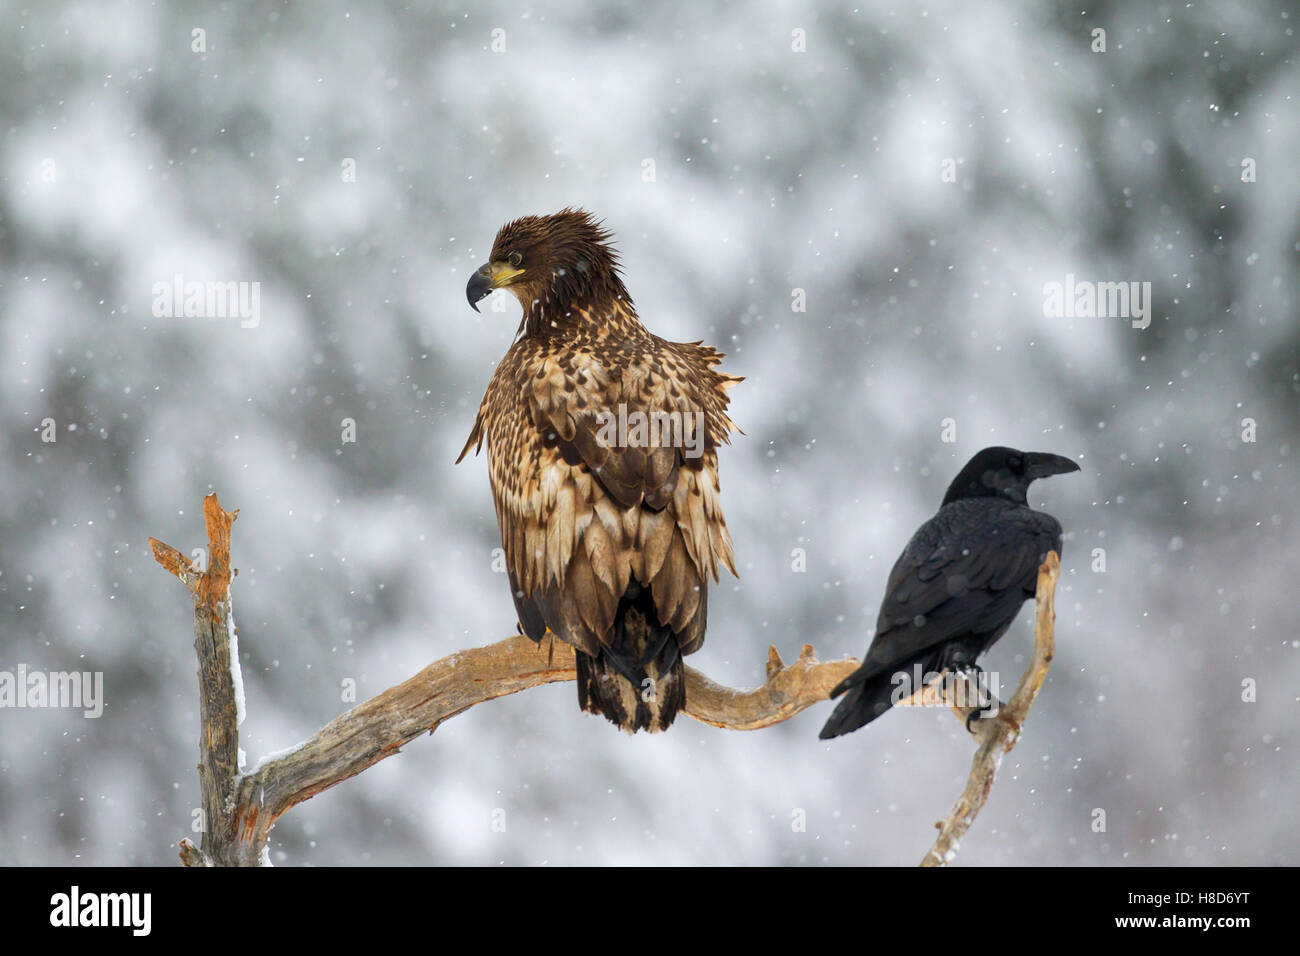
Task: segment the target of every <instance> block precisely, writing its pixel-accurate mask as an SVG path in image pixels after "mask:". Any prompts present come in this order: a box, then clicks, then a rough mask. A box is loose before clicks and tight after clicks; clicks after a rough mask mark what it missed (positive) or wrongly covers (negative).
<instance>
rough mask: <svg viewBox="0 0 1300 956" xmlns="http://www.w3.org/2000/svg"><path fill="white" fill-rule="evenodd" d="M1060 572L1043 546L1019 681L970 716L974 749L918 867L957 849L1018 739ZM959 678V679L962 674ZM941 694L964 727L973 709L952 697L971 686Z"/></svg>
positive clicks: (1039, 680) (1047, 654)
mask: <svg viewBox="0 0 1300 956" xmlns="http://www.w3.org/2000/svg"><path fill="white" fill-rule="evenodd" d="M1060 573H1061V562H1060V559H1059V557H1058V556H1057V554H1056V552H1055V551H1049V552H1048V554H1047V560H1046V561H1044V562H1043V564H1042V566H1040V567H1039V569H1038V590H1037V593H1036V594H1035V605H1034V610H1035V616H1034V653H1033V657H1032V658H1031V659H1030V661H1029V666H1028V667H1027V668H1026V669H1025V673H1024V676H1023V677H1021V678H1020V684H1019V685H1018V686H1017V687H1016V690H1015V693H1014V694H1013V695H1012V696H1011V700H1010V701H1009V702H1008V703H1006V704H1003V705H1002V706H1001V707H1000V708H999V710H998V714H997V716H996V717H989V718H987V719H984V720H977V721H974V722H973V724H972V725H971V727H972V735H973V736H974V737H975V738H976V739H977V740H978V741H979V749H977V750H976V751H975V756H974V758H973V759H972V760H971V766H970V777H969V778H968V780H967V781H966V789H965V790H963V791H962V794H961V796H960V797H958V798H957V803H956V804H955V805H954V806H953V808H952V812H951V813H949V814H948V818H947V819H946V820H943V821H941V822H939V823H936V824H935V826H936V827H938V829H939V835H938V836H937V837H936V838H935V841H934V845H933V846H932V847H930V849H929V851H928V852H927V853H926V854H925V857H924V858H923V859H922V860H921V866H946V865H947V864H948V863H949V862H951V861H952V858H953V856H954V855H956V853H957V847H958V844H959V843H960V842H961V838H962V837H963V836H965V835H966V831H967V830H969V829H970V826H971V824H972V823H974V822H975V817H976V816H978V815H979V812H980V810H981V809H982V808H983V807H984V803H985V801H987V800H988V798H989V791H991V790H992V789H993V779H994V777H996V776H997V772H998V767H999V766H1001V764H1002V758H1003V757H1004V756H1005V755H1006V754H1007V753H1009V752H1010V751H1011V748H1012V747H1014V746H1015V745H1016V741H1017V740H1019V739H1020V728H1021V727H1022V726H1024V722H1025V717H1026V716H1027V715H1028V714H1029V708H1030V706H1031V705H1032V704H1033V702H1034V698H1036V697H1037V696H1038V691H1039V690H1040V689H1041V688H1042V686H1043V681H1044V680H1046V679H1047V669H1048V668H1049V667H1050V666H1051V664H1052V655H1053V653H1055V649H1056V641H1055V637H1054V625H1055V622H1056V610H1055V596H1056V579H1057V577H1059V575H1060ZM962 681H963V682H965V678H962ZM944 692H945V698H946V699H947V701H948V702H949V703H950V704H951V705H952V708H953V711H954V712H955V713H956V714H957V718H958V719H959V720H960V721H962V724H963V726H966V723H967V720H968V719H969V718H970V716H971V714H972V713H973V708H971V707H964V706H958V704H957V703H956V702H957V701H959V700H960V701H974V700H976V699H977V689H976V688H973V687H971V686H970V685H969V683H968V682H967V684H966V686H965V687H961V686H959V685H957V684H954V683H948V684H946V685H945V687H944Z"/></svg>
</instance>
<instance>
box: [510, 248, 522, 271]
mask: <svg viewBox="0 0 1300 956" xmlns="http://www.w3.org/2000/svg"><path fill="white" fill-rule="evenodd" d="M523 261H524V257H523V256H521V255H520V254H519V253H517V252H512V253H510V264H511V265H512V266H514V267H515V268H516V269H518V268H519V265H520V263H522V262H523Z"/></svg>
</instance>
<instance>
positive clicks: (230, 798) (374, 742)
mask: <svg viewBox="0 0 1300 956" xmlns="http://www.w3.org/2000/svg"><path fill="white" fill-rule="evenodd" d="M203 512H204V517H205V518H206V520H207V530H208V566H207V569H206V570H200V569H198V568H196V567H194V566H193V565H191V563H190V562H189V561H188V560H187V559H186V558H185V556H184V555H182V554H181V552H179V551H177V550H176V549H175V548H173V547H171V546H169V545H166V544H163V543H162V542H161V541H158V540H156V539H153V538H150V539H149V542H150V545H151V547H152V548H153V554H154V557H155V559H156V560H157V561H158V563H159V564H161V565H162V566H163V567H164V568H166V569H167V570H168V571H170V572H171V573H172V574H173V575H175V576H176V577H177V578H179V579H180V580H181V582H182V583H183V584H185V586H186V587H187V588H188V589H189V591H190V593H191V594H192V595H193V597H194V602H195V607H194V633H195V649H196V650H197V651H198V655H199V689H200V694H201V698H202V708H201V710H200V716H201V719H202V729H201V733H200V740H199V752H200V756H201V762H200V764H199V774H200V780H201V781H202V788H203V811H204V818H205V827H204V831H203V839H202V845H201V846H198V847H196V846H194V844H193V843H191V842H190V841H189V840H181V841H180V844H179V846H180V857H181V861H182V862H183V863H185V864H186V865H187V866H256V865H258V864H262V863H266V862H267V859H266V847H267V840H268V838H269V836H270V832H271V827H272V826H274V824H275V822H276V820H278V819H279V818H280V817H281V816H282V815H283V814H284V813H285V812H286V811H287V810H289V809H290V808H291V807H293V806H295V805H296V804H299V803H301V802H303V801H304V800H307V799H309V798H311V797H313V796H315V795H316V794H318V793H320V792H321V791H322V790H327V789H328V788H330V787H332V786H334V785H335V784H337V783H341V782H342V781H344V780H347V779H348V778H349V777H354V776H356V775H357V774H359V773H361V772H362V771H363V770H365V769H366V768H368V767H370V766H373V765H374V764H376V763H378V762H379V761H380V760H383V759H384V758H385V757H389V756H392V755H393V754H395V753H397V752H398V751H399V749H400V748H401V747H402V746H403V745H405V744H407V743H409V742H410V741H412V740H414V739H415V738H416V737H418V736H420V735H421V734H424V733H432V732H433V731H435V730H437V729H438V726H439V725H440V724H441V723H442V722H443V721H444V720H447V719H449V718H451V717H455V716H456V715H457V714H460V713H463V712H465V711H466V710H468V709H469V708H471V707H473V706H474V705H475V704H480V703H483V702H484V701H488V700H493V699H494V698H497V697H504V696H505V695H507V694H515V693H518V692H519V691H522V690H527V689H528V688H530V687H536V686H538V685H540V684H550V683H554V682H557V681H570V680H574V679H575V678H576V672H575V665H574V658H573V649H572V648H571V647H570V646H569V645H567V644H565V643H563V642H562V641H555V642H554V646H553V647H551V646H548V644H546V643H544V644H543V645H542V646H540V647H539V646H538V645H536V644H534V643H533V642H532V641H531V640H529V639H528V638H526V637H510V638H507V639H506V640H503V641H498V642H497V643H495V644H490V645H488V646H486V647H476V648H472V649H470V650H466V651H460V652H459V653H456V654H452V655H451V656H450V657H445V658H443V659H442V660H439V661H435V662H434V663H432V664H430V665H429V666H428V667H426V668H425V669H424V670H422V671H420V672H419V673H418V674H416V675H415V676H414V677H412V678H410V679H409V680H407V681H404V682H403V683H401V684H398V685H397V686H395V687H391V688H389V689H388V690H386V691H384V692H383V693H381V694H379V695H378V696H376V697H373V698H371V699H370V700H368V701H366V702H365V703H363V704H359V705H357V706H356V707H354V708H352V709H351V710H349V711H348V712H346V713H344V714H341V715H339V716H338V717H336V718H334V720H332V721H330V722H329V723H328V724H326V725H325V727H323V728H322V729H321V730H320V731H319V732H317V733H316V734H315V735H314V736H313V737H311V738H310V739H308V740H306V741H304V742H303V743H301V744H299V745H298V746H297V747H295V748H294V749H293V750H291V751H289V752H287V753H283V754H279V755H277V756H275V757H273V758H270V759H268V760H265V761H263V762H262V763H260V764H258V765H257V766H256V767H253V768H252V769H250V770H247V771H241V770H240V768H239V766H238V747H239V731H238V718H237V707H236V703H235V686H234V680H233V678H232V676H231V666H232V664H234V665H235V666H237V664H238V662H237V661H234V660H232V656H231V649H230V648H231V638H232V637H233V635H234V634H235V628H234V624H233V619H232V616H231V611H230V580H231V567H230V526H231V524H232V523H233V521H234V519H235V515H236V514H238V512H227V511H225V510H223V509H222V508H221V505H220V504H219V503H218V502H217V497H216V495H215V494H213V495H208V496H207V497H206V498H205V499H204V502H203ZM857 666H858V661H856V660H853V659H851V658H845V659H843V660H836V661H827V662H821V661H818V660H817V659H816V658H815V657H814V656H813V649H812V646H811V645H808V644H805V645H804V646H803V649H802V651H801V652H800V654H799V658H798V660H796V661H795V662H794V663H793V664H790V665H788V666H787V665H786V664H785V663H784V662H783V661H782V660H781V657H780V655H779V654H778V653H777V651H776V648H775V647H773V648H771V649H770V650H769V652H768V660H767V679H766V681H765V682H764V683H763V684H762V686H760V687H758V688H756V689H754V690H748V691H743V690H734V689H732V688H730V687H724V686H722V685H721V684H717V683H715V682H714V681H712V680H710V679H709V678H708V677H705V676H704V675H703V674H701V673H700V672H699V671H697V670H695V669H694V668H692V667H689V666H688V667H687V668H686V713H687V714H689V715H690V716H691V717H693V718H695V719H696V720H698V721H701V722H703V723H706V724H711V725H713V726H714V727H722V728H727V729H731V730H758V729H760V728H763V727H770V726H772V725H773V724H778V723H780V722H782V721H784V720H789V719H790V718H791V717H793V716H794V715H795V714H797V713H799V712H800V711H802V710H805V709H806V708H808V707H810V706H811V705H813V704H816V703H818V702H820V701H823V700H826V699H827V696H828V695H829V693H830V690H831V688H832V687H834V686H835V685H836V684H837V683H839V682H840V680H842V679H843V678H844V677H847V676H848V675H849V674H850V673H852V671H853V670H855V669H856V668H857Z"/></svg>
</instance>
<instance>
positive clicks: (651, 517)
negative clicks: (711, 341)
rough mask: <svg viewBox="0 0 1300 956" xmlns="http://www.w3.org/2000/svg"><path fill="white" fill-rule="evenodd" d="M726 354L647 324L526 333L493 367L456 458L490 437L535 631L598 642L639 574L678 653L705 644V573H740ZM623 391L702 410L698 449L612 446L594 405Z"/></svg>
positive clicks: (631, 403)
mask: <svg viewBox="0 0 1300 956" xmlns="http://www.w3.org/2000/svg"><path fill="white" fill-rule="evenodd" d="M721 358H722V356H721V355H720V354H719V353H717V352H716V351H714V350H713V349H711V348H707V347H703V346H701V345H700V344H699V343H689V344H682V343H674V342H666V341H664V340H662V339H659V338H657V337H655V336H651V335H645V336H638V337H637V339H636V340H633V341H628V340H626V339H624V340H622V341H619V342H606V341H600V340H593V341H586V342H581V343H566V344H564V345H563V346H551V345H549V344H548V343H547V342H545V341H540V342H539V341H537V340H535V339H529V338H521V339H520V340H519V341H518V342H516V343H515V345H514V346H513V347H512V348H511V350H510V352H509V353H508V354H507V355H506V358H505V359H504V360H503V361H502V363H501V365H500V366H499V367H498V368H497V371H496V374H495V375H494V376H493V379H492V382H491V384H490V385H489V386H488V391H487V394H486V395H484V398H483V403H482V405H481V406H480V408H479V413H478V416H477V418H476V420H475V423H474V429H473V431H472V432H471V434H470V438H469V441H468V442H467V443H466V446H465V449H464V450H463V451H462V452H461V457H462V458H463V457H464V455H465V454H466V452H468V450H469V448H470V447H471V446H481V444H482V442H483V440H484V438H486V440H487V442H488V455H489V469H490V474H491V482H492V490H493V497H494V499H495V502H496V508H497V519H498V522H499V524H500V527H501V539H502V544H503V546H504V549H505V554H506V565H507V568H508V569H509V572H510V579H511V588H512V591H513V593H514V596H515V604H516V608H517V609H518V611H519V619H520V623H521V624H522V625H523V627H524V630H525V633H527V634H528V635H529V636H530V637H532V638H533V639H534V640H540V639H541V637H542V636H543V634H544V633H545V629H546V627H549V628H550V629H551V630H552V631H554V632H555V633H556V634H558V635H559V636H560V637H562V638H564V639H565V640H567V641H569V642H570V643H572V644H573V645H575V646H576V647H578V648H580V649H581V650H583V651H585V652H586V653H588V654H591V655H593V656H594V655H596V654H597V653H598V652H599V650H600V647H601V646H602V645H604V646H609V645H610V643H611V641H612V640H613V635H612V625H613V623H614V617H615V612H616V610H617V608H618V604H619V600H620V598H621V597H623V595H624V593H625V592H626V591H627V588H628V584H629V582H630V581H632V580H633V579H635V580H636V581H637V582H639V583H640V584H641V585H643V586H647V585H648V586H649V587H650V589H651V593H652V596H653V600H654V605H655V609H656V612H657V614H658V615H659V619H660V621H662V622H663V624H665V625H666V626H667V627H669V628H670V629H671V630H672V632H673V633H674V634H675V635H676V637H677V642H678V645H679V647H680V649H681V651H682V653H690V652H692V651H694V650H696V649H697V648H698V647H699V646H700V644H702V643H703V640H704V630H705V624H706V620H707V582H708V578H709V577H712V578H713V579H714V580H715V581H716V580H717V579H718V565H719V564H720V563H721V564H722V565H724V566H726V567H727V568H728V569H729V570H731V572H732V573H733V574H734V573H735V567H734V560H733V557H732V547H731V536H730V534H729V533H728V531H727V526H726V521H725V519H724V518H723V515H722V509H721V506H720V504H719V486H718V476H717V446H718V444H719V443H725V442H727V441H728V440H729V437H728V435H729V432H730V431H731V430H732V429H734V428H735V426H734V425H733V424H732V422H731V420H730V419H729V418H728V417H727V414H726V408H727V395H726V389H727V388H729V387H730V386H731V385H733V384H735V383H736V382H738V381H740V379H738V378H735V377H733V376H728V375H724V374H721V373H719V372H717V371H715V370H714V366H716V365H717V364H718V362H719V361H721ZM620 404H622V405H623V406H624V407H625V409H626V412H627V414H628V415H631V413H633V412H635V411H640V412H644V413H650V412H656V411H659V412H678V413H687V412H691V413H702V414H703V416H704V419H703V422H704V426H703V432H704V435H703V441H702V447H701V454H700V455H699V457H687V455H686V454H685V453H684V449H682V448H675V447H659V448H655V447H648V448H641V447H628V448H624V447H617V446H615V447H607V445H606V444H605V443H603V442H602V441H601V434H600V430H601V421H600V419H599V417H598V416H599V413H600V412H602V411H610V412H612V413H614V414H617V412H618V408H619V405H620ZM458 460H459V459H458Z"/></svg>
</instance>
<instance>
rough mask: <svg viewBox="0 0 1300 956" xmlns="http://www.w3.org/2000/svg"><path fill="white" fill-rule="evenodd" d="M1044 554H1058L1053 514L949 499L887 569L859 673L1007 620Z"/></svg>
mask: <svg viewBox="0 0 1300 956" xmlns="http://www.w3.org/2000/svg"><path fill="white" fill-rule="evenodd" d="M1048 551H1056V552H1057V553H1058V554H1059V553H1060V551H1061V526H1060V524H1059V523H1058V522H1057V520H1056V519H1055V518H1053V517H1052V516H1051V515H1048V514H1044V513H1043V512H1041V511H1034V510H1032V509H1030V508H1027V507H1025V506H1023V505H1017V504H1015V503H1013V502H1010V501H1000V500H998V499H993V498H976V499H965V500H961V501H954V502H952V503H951V504H948V505H945V506H944V507H943V508H941V509H940V510H939V512H938V514H936V515H935V516H934V517H933V518H931V519H930V520H929V521H927V522H926V523H925V524H924V525H922V526H921V527H920V529H918V530H917V532H916V534H914V535H913V536H912V540H911V541H909V542H908V545H907V548H906V549H905V550H904V551H903V554H902V556H901V557H899V559H898V561H897V562H896V563H895V564H894V569H893V571H891V572H890V574H889V583H888V585H887V586H886V591H885V599H884V601H883V602H882V603H881V606H880V615H879V617H878V618H877V621H876V637H875V639H874V640H873V641H872V642H871V647H870V648H869V649H868V650H867V655H866V657H865V658H864V659H863V662H862V663H863V670H864V671H866V672H868V673H870V672H875V673H879V672H881V671H883V670H886V669H890V668H894V667H896V666H898V665H900V664H903V663H905V662H906V661H908V660H910V659H912V658H914V657H916V655H917V654H919V653H920V652H922V651H924V650H926V649H928V648H931V647H934V646H935V645H938V644H942V643H943V642H945V641H947V640H951V639H952V638H955V637H962V636H965V635H979V634H992V633H993V632H997V631H1000V630H1001V629H1002V628H1004V627H1006V626H1007V625H1008V624H1010V623H1011V620H1012V619H1013V618H1014V617H1015V616H1016V612H1017V611H1018V610H1019V608H1020V605H1021V603H1023V601H1024V600H1025V597H1026V596H1027V594H1030V595H1032V594H1033V592H1034V588H1035V585H1036V582H1037V576H1038V566H1039V564H1041V563H1042V561H1043V559H1044V558H1045V557H1046V556H1047V552H1048Z"/></svg>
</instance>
